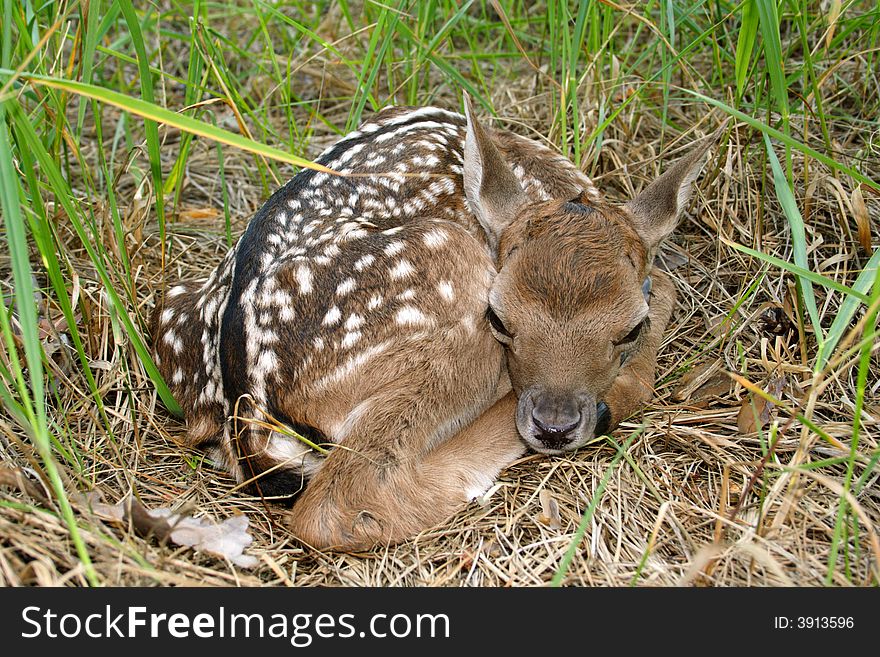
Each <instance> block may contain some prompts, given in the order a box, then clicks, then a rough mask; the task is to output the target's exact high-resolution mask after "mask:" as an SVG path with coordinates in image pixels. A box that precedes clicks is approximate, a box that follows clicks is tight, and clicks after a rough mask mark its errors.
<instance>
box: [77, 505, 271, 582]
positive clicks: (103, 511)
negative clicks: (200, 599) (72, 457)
mask: <svg viewBox="0 0 880 657" xmlns="http://www.w3.org/2000/svg"><path fill="white" fill-rule="evenodd" d="M87 500H88V503H89V505H90V506H91V507H92V511H93V512H94V513H95V514H96V515H98V516H100V517H103V518H105V519H107V520H115V521H118V522H126V523H127V522H131V525H132V527H133V528H134V530H135V532H136V533H137V534H138V535H139V536H142V537H145V538H146V537H150V536H152V537H155V538H156V539H157V540H158V541H160V542H165V541H169V540H170V541H171V542H173V543H175V544H177V545H183V546H186V547H191V548H192V549H194V550H195V551H196V552H209V553H211V554H213V555H215V556H220V557H225V558H227V559H229V560H230V561H231V562H232V563H234V564H235V565H236V566H240V567H241V568H253V567H254V566H256V565H257V563H258V559H257V558H256V557H253V556H251V555H247V554H244V549H245V548H246V547H247V546H249V545H250V544H251V543H252V542H253V540H254V539H253V537H251V535H250V534H249V533H248V531H247V530H248V518H247V516H245V515H236V516H232V517H231V518H227V519H226V520H223V521H221V522H219V523H215V522H213V521H211V520H209V519H208V518H206V517H204V516H202V517H201V518H192V517H191V516H188V515H184V514H179V513H173V512H172V511H171V509H169V508H165V507H162V508H159V509H147V508H146V507H145V506H144V505H143V504H141V503H140V502H139V501H137V500H136V499H134V498H128V499H126V500H123V501H122V502H118V503H117V504H104V503H103V502H100V501H97V500H96V498H95V496H94V495H89V496H88V497H87Z"/></svg>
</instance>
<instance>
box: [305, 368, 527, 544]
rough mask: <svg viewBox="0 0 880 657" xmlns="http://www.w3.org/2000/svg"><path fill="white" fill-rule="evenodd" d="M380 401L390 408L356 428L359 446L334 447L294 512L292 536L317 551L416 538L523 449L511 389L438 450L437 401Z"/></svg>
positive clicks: (486, 485) (475, 493)
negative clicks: (434, 420)
mask: <svg viewBox="0 0 880 657" xmlns="http://www.w3.org/2000/svg"><path fill="white" fill-rule="evenodd" d="M404 387H405V388H408V386H404ZM376 402H378V403H379V404H381V405H382V406H383V407H384V410H383V411H382V412H377V413H369V414H366V415H365V416H364V417H363V418H362V420H361V421H359V422H357V426H356V427H353V428H352V435H358V436H360V437H361V438H362V440H360V441H358V445H357V447H356V448H355V447H352V449H346V448H345V447H344V446H343V447H337V448H335V449H334V450H333V452H332V453H331V454H330V455H329V456H328V457H327V459H326V462H325V463H324V465H323V466H322V467H321V469H320V471H319V472H318V473H317V474H316V475H315V476H314V478H313V479H312V480H311V481H310V482H309V484H308V486H307V487H306V490H305V492H304V493H303V494H302V496H301V497H300V499H299V500H298V501H297V502H296V504H295V505H294V507H293V509H292V511H291V522H290V525H291V530H292V531H293V533H294V535H296V536H297V537H298V538H299V539H300V540H302V541H304V542H306V543H308V544H309V545H312V546H313V547H319V548H341V549H359V548H368V547H371V546H373V545H376V544H380V543H391V542H396V541H400V540H403V539H406V538H410V537H412V536H414V535H415V534H417V533H418V532H420V531H423V530H425V529H428V528H430V527H432V526H434V525H436V524H438V523H440V522H442V521H443V520H445V519H446V518H448V517H449V516H450V515H452V514H453V513H454V512H455V511H456V509H458V508H459V507H460V506H461V505H462V504H464V503H465V502H467V501H468V500H469V499H473V498H474V497H476V496H478V495H480V494H482V493H483V492H484V491H485V490H486V489H488V488H489V486H491V484H492V482H493V481H494V479H495V477H497V475H498V473H499V472H500V471H501V469H502V468H504V467H505V466H506V465H508V464H510V463H511V462H512V461H513V460H514V459H516V458H517V457H518V456H519V455H521V454H522V453H523V452H524V451H525V445H524V444H523V443H522V441H521V440H520V438H519V434H518V433H517V430H516V425H515V422H514V410H515V408H516V397H515V395H514V394H513V393H512V392H510V393H508V394H507V395H505V396H504V397H502V398H501V399H500V400H499V401H497V402H495V403H494V404H493V405H492V406H490V407H489V408H488V409H487V410H485V411H484V412H482V413H481V414H480V415H479V416H478V417H477V419H476V420H474V421H473V422H471V423H470V424H469V425H468V426H467V427H465V428H463V429H461V430H460V431H458V433H456V434H455V435H453V436H452V437H450V438H448V439H447V440H444V441H442V442H440V443H439V444H437V445H432V442H433V441H432V436H431V435H430V433H431V431H432V429H431V428H428V427H429V425H431V424H432V423H431V422H430V421H429V420H430V419H431V415H432V413H431V410H430V406H431V405H434V404H435V403H436V402H434V401H432V400H428V401H427V403H425V402H424V398H422V399H421V400H414V398H413V396H412V394H411V391H410V394H409V395H404V396H401V395H398V394H389V395H387V396H383V397H382V398H381V399H377V400H376ZM371 403H372V402H371ZM434 427H436V424H434ZM434 430H436V429H434ZM367 437H372V440H371V439H369V438H367ZM364 438H367V439H364ZM417 444H421V447H422V448H423V449H418V448H417Z"/></svg>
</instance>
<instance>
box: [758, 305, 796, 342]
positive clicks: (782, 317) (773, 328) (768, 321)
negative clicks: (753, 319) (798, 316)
mask: <svg viewBox="0 0 880 657" xmlns="http://www.w3.org/2000/svg"><path fill="white" fill-rule="evenodd" d="M759 319H760V321H761V328H762V330H763V332H764V333H765V334H770V335H783V336H784V335H786V334H787V333H789V332H794V331H795V330H796V329H797V327H796V326H795V323H794V322H793V321H792V319H791V317H790V316H789V315H788V314H787V313H786V312H785V308H783V307H782V306H781V305H780V304H775V303H774V304H768V305H767V307H766V308H765V309H764V310H763V312H761V315H760V318H759Z"/></svg>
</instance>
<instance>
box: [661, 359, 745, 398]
mask: <svg viewBox="0 0 880 657" xmlns="http://www.w3.org/2000/svg"><path fill="white" fill-rule="evenodd" d="M732 389H733V381H732V380H731V378H730V377H729V376H727V373H726V372H725V371H724V370H723V369H722V368H721V363H720V362H719V361H713V362H711V363H703V364H702V365H698V366H697V367H695V368H694V369H692V370H691V371H690V372H688V373H687V374H685V375H684V376H682V377H681V379H680V380H679V382H678V386H676V388H675V390H674V391H673V392H672V399H673V400H674V401H678V402H682V401H687V402H691V403H693V402H696V401H700V400H703V399H708V398H709V397H724V396H725V395H728V394H730V391H731V390H732Z"/></svg>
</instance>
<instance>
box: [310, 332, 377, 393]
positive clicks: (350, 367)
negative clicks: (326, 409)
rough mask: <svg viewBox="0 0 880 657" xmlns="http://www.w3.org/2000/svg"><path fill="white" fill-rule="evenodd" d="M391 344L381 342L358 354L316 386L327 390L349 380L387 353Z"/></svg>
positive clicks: (318, 388)
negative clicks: (363, 366) (366, 365)
mask: <svg viewBox="0 0 880 657" xmlns="http://www.w3.org/2000/svg"><path fill="white" fill-rule="evenodd" d="M390 344H391V342H390V341H389V342H381V343H379V344H377V345H373V346H372V347H369V348H367V349H364V350H363V351H360V352H358V353H357V354H356V355H354V356H352V357H351V358H349V359H348V360H347V361H346V362H345V363H343V364H342V365H340V366H339V367H337V368H335V369H334V370H333V371H332V372H330V374H328V375H327V376H325V377H324V378H322V379H321V380H319V381H318V382H317V384H316V385H315V387H316V389H317V390H325V389H327V387H328V386H330V385H333V384H334V383H337V382H339V381H342V380H344V379H346V378H348V377H349V376H351V374H352V372H354V371H356V370H358V369H359V368H360V367H361V366H362V365H363V364H364V363H366V362H367V361H369V360H370V359H372V358H374V357H375V356H378V355H379V354H381V353H383V352H384V351H386V350H387V349H388V347H389V345H390Z"/></svg>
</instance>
